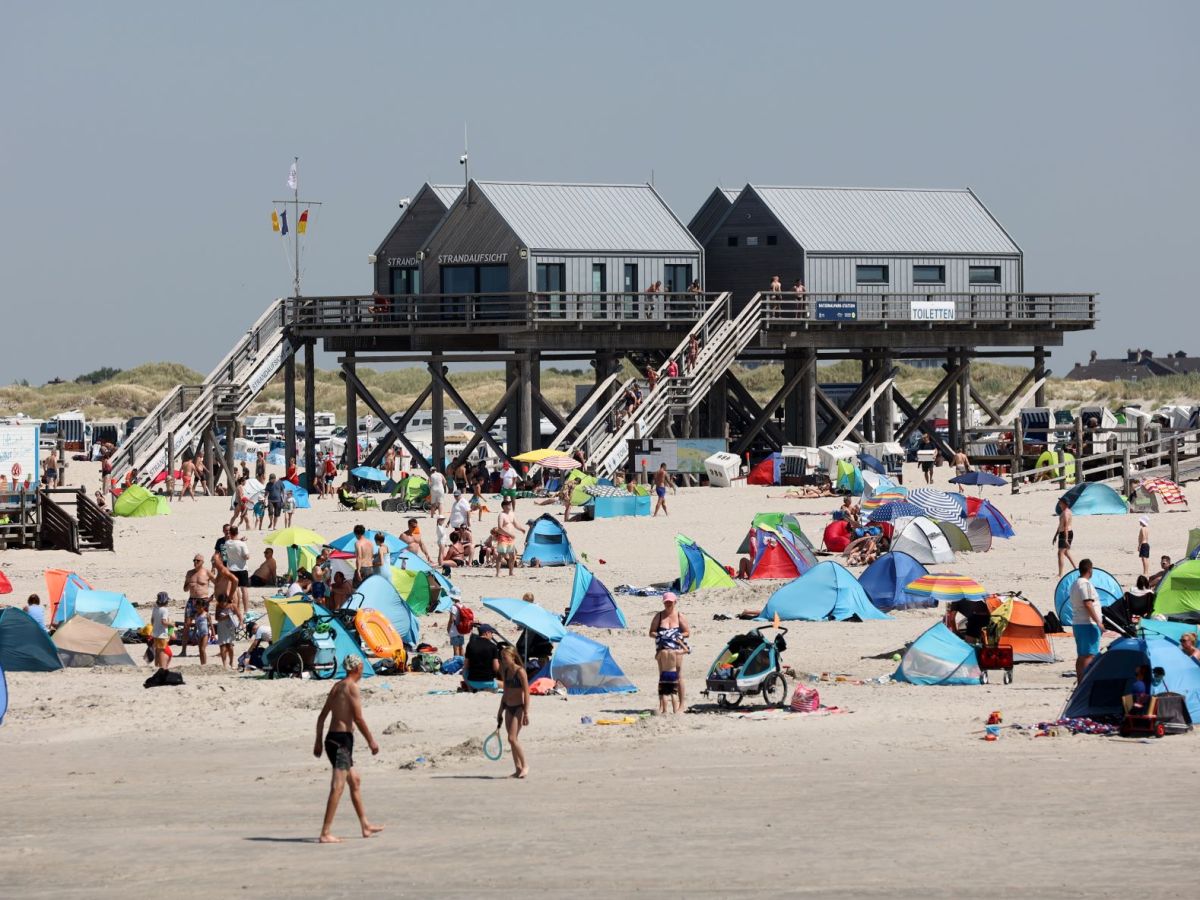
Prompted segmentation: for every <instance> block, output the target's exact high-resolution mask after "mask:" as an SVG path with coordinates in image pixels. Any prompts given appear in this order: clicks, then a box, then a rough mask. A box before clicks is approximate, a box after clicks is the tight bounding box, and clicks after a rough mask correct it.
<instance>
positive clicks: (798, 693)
mask: <svg viewBox="0 0 1200 900" xmlns="http://www.w3.org/2000/svg"><path fill="white" fill-rule="evenodd" d="M791 706H792V712H816V711H817V710H818V709H820V708H821V694H820V692H819V691H818V690H817V689H816V688H815V687H812V686H811V685H807V684H798V685H796V689H795V690H794V691H792V704H791Z"/></svg>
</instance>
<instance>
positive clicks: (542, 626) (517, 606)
mask: <svg viewBox="0 0 1200 900" xmlns="http://www.w3.org/2000/svg"><path fill="white" fill-rule="evenodd" d="M549 458H550V457H547V459H549ZM483 605H484V607H486V608H487V609H490V610H491V611H492V612H497V613H499V614H500V615H502V616H504V618H506V619H508V620H509V621H510V622H514V623H515V624H517V625H520V626H521V627H522V628H523V629H525V630H526V631H532V632H533V633H534V634H540V635H541V636H542V637H544V638H545V639H546V640H548V641H561V640H562V639H563V638H564V637H566V636H567V634H569V632H568V631H567V629H566V628H564V627H563V623H562V619H561V618H560V617H559V616H556V615H555V614H554V613H552V612H550V611H549V610H548V609H546V608H544V607H541V606H538V605H537V604H536V603H530V602H529V601H528V600H517V599H516V598H515V597H484V598H483Z"/></svg>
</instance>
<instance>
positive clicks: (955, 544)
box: [934, 521, 975, 553]
mask: <svg viewBox="0 0 1200 900" xmlns="http://www.w3.org/2000/svg"><path fill="white" fill-rule="evenodd" d="M934 524H935V525H937V527H938V530H939V531H941V533H942V535H943V536H944V537H945V538H946V543H947V544H949V545H950V549H951V550H953V551H954V552H955V553H970V552H971V551H972V550H974V549H975V546H974V545H973V544H972V543H971V539H970V538H968V537H967V533H966V531H964V530H963V529H962V528H959V527H958V526H957V525H955V524H954V523H953V522H942V521H937V522H935V523H934ZM963 525H964V526H965V525H966V522H965V521H964V522H963Z"/></svg>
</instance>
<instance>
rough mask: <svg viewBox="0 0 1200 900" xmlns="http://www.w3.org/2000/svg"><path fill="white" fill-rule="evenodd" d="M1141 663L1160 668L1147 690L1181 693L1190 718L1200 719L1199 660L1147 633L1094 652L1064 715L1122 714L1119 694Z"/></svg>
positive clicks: (1122, 707)
mask: <svg viewBox="0 0 1200 900" xmlns="http://www.w3.org/2000/svg"><path fill="white" fill-rule="evenodd" d="M1144 665H1148V666H1150V668H1151V669H1152V670H1153V669H1162V670H1163V675H1162V678H1161V679H1156V680H1155V681H1154V682H1153V684H1152V685H1151V687H1150V693H1152V694H1161V693H1164V692H1166V691H1171V692H1173V693H1176V694H1182V695H1183V697H1184V701H1185V703H1186V704H1187V708H1188V713H1190V714H1191V717H1192V721H1193V722H1195V721H1200V663H1198V662H1196V660H1194V659H1192V658H1191V657H1189V656H1185V655H1184V654H1183V653H1182V652H1181V651H1180V649H1179V645H1178V644H1177V643H1175V642H1174V641H1172V640H1170V639H1169V638H1165V637H1161V636H1158V635H1149V634H1148V635H1144V636H1143V637H1136V638H1121V639H1119V640H1116V641H1113V642H1112V643H1111V644H1110V645H1109V647H1108V649H1107V650H1105V651H1104V652H1103V653H1101V654H1100V655H1099V656H1097V657H1096V658H1095V659H1094V660H1093V661H1092V664H1091V665H1090V666H1088V667H1087V670H1086V671H1084V673H1083V678H1082V679H1081V680H1080V682H1079V686H1078V687H1076V688H1075V692H1074V693H1073V694H1071V699H1070V700H1068V701H1067V706H1066V709H1064V710H1063V716H1064V717H1069V718H1076V717H1082V716H1086V717H1088V718H1090V719H1094V718H1097V717H1098V716H1121V715H1124V713H1125V706H1124V703H1123V702H1122V700H1121V698H1122V697H1124V696H1125V695H1126V694H1128V693H1129V689H1130V686H1131V685H1132V684H1133V681H1134V678H1135V674H1136V672H1137V667H1138V666H1144Z"/></svg>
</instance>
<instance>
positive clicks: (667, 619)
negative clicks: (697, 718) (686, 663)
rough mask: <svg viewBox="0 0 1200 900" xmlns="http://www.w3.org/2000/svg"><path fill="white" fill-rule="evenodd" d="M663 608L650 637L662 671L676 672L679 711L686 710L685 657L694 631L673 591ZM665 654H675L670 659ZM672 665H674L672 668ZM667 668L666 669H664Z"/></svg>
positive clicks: (668, 592)
mask: <svg viewBox="0 0 1200 900" xmlns="http://www.w3.org/2000/svg"><path fill="white" fill-rule="evenodd" d="M662 600H663V608H662V609H660V610H659V611H658V612H656V613H655V614H654V618H653V619H651V620H650V637H652V638H654V658H655V662H656V663H658V665H659V668H660V670H662V671H667V670H668V669H670V670H672V671H674V672H675V673H677V674H676V678H675V681H676V683H677V684H678V686H679V687H678V697H679V707H678V708H679V709H681V710H682V709H684V708H685V707H684V691H683V657H684V656H685V655H686V654H687V653H688V652H690V651H689V648H688V643H687V639H688V638H689V637H690V636H691V633H692V630H691V628H690V627H689V626H688V622H687V619H685V618H684V616H683V613H681V612H680V611H679V597H678V596H676V594H675V593H674V592H672V591H667V592H666V593H665V594H663V597H662ZM664 654H673V656H674V658H673V659H668V658H667V656H665V655H664ZM670 663H674V666H671V665H670ZM664 666H665V668H664Z"/></svg>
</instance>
